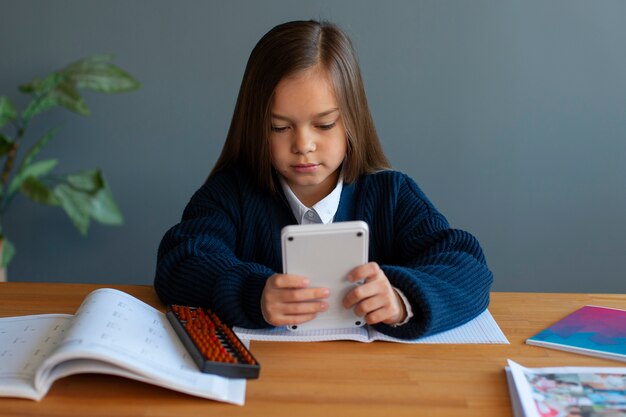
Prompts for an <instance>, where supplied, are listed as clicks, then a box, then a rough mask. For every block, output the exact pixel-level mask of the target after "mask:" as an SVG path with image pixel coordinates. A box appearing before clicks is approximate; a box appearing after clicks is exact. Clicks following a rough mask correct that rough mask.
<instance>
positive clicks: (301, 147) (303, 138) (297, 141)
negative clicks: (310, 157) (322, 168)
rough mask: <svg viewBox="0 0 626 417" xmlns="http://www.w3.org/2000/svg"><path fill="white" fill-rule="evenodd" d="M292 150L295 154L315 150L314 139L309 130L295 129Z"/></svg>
mask: <svg viewBox="0 0 626 417" xmlns="http://www.w3.org/2000/svg"><path fill="white" fill-rule="evenodd" d="M292 149H293V152H294V153H296V154H302V155H304V154H307V153H309V152H313V151H314V150H315V140H314V138H313V135H312V134H311V132H307V130H306V129H296V131H295V135H294V139H293V143H292Z"/></svg>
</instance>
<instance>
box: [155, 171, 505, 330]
mask: <svg viewBox="0 0 626 417" xmlns="http://www.w3.org/2000/svg"><path fill="white" fill-rule="evenodd" d="M348 220H363V221H365V222H366V223H367V224H368V225H369V228H370V236H369V242H370V243H369V245H370V246H369V259H370V261H375V262H377V263H378V264H379V265H380V266H381V268H382V270H383V271H384V272H385V275H387V277H388V278H389V281H390V282H391V284H392V285H393V286H394V287H396V288H398V289H400V290H401V291H402V292H403V293H404V294H405V295H406V297H407V298H408V300H409V302H410V303H411V306H412V308H413V311H414V314H415V315H414V317H413V318H412V319H411V320H410V321H409V322H408V323H407V324H405V325H403V326H399V327H392V326H388V325H385V324H377V325H376V326H375V327H376V329H377V330H379V331H381V332H383V333H385V334H388V335H390V336H394V337H399V338H416V337H418V336H426V335H429V334H433V333H437V332H440V331H443V330H447V329H450V328H452V327H455V326H458V325H460V324H463V323H465V322H467V321H468V320H471V319H472V318H474V317H476V316H477V315H478V314H480V313H481V312H482V311H483V310H485V308H487V306H488V304H489V290H490V287H491V283H492V281H493V277H492V274H491V272H490V271H489V269H488V267H487V265H486V263H485V258H484V255H483V252H482V250H481V248H480V245H479V243H478V241H477V240H476V238H474V237H473V236H472V235H471V234H469V233H467V232H464V231H461V230H456V229H451V228H450V227H449V225H448V222H447V220H446V219H445V218H444V216H443V215H441V214H440V213H439V212H438V211H437V210H436V209H435V207H434V206H433V205H432V204H431V203H430V201H429V200H428V199H427V198H426V196H425V195H424V194H423V193H422V191H421V190H420V189H419V187H418V186H417V185H416V184H415V182H414V181H413V180H412V179H411V178H409V177H408V176H406V175H405V174H402V173H400V172H397V171H381V172H378V173H376V174H370V175H365V176H363V177H361V178H360V179H359V180H357V181H355V182H354V183H351V184H344V187H343V190H342V193H341V201H340V204H339V208H338V210H337V214H336V216H335V220H334V221H335V222H340V221H348ZM296 223H297V221H296V219H295V218H294V216H293V213H292V211H291V208H290V207H289V205H288V203H287V201H286V199H285V197H284V195H283V194H282V191H280V192H279V193H278V194H276V195H269V194H264V193H261V192H260V191H258V189H257V188H256V186H255V185H254V182H253V181H252V178H250V176H249V175H247V174H245V171H243V170H234V169H233V170H231V169H228V170H224V171H222V172H219V173H217V174H216V175H214V176H212V177H211V178H210V179H209V180H207V182H206V183H205V184H204V185H203V186H202V187H201V188H200V189H199V190H198V191H197V192H196V193H195V194H194V195H193V197H192V198H191V200H190V202H189V203H188V205H187V207H186V208H185V211H184V213H183V217H182V221H181V222H180V223H179V224H177V225H176V226H174V227H172V228H171V229H170V230H168V231H167V233H166V234H165V236H164V237H163V240H162V241H161V245H160V246H159V251H158V258H157V268H156V278H155V282H154V286H155V289H156V291H157V294H158V295H159V297H160V298H161V300H162V301H163V302H164V303H166V304H183V305H197V306H204V307H210V308H212V309H213V310H214V311H215V312H216V313H217V314H218V315H219V316H221V317H222V319H223V320H224V321H225V322H226V323H228V324H230V325H235V326H240V327H246V328H262V327H268V326H269V324H268V323H267V322H265V320H264V319H263V316H262V314H261V307H260V299H261V293H262V291H263V287H264V285H265V282H266V280H267V279H268V278H269V277H270V276H271V275H272V274H274V273H280V272H282V262H281V250H280V232H281V229H282V227H283V226H286V225H289V224H296Z"/></svg>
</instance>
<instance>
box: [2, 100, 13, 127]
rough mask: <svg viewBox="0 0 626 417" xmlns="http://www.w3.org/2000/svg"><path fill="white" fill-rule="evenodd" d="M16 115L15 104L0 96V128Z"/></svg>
mask: <svg viewBox="0 0 626 417" xmlns="http://www.w3.org/2000/svg"><path fill="white" fill-rule="evenodd" d="M16 115H17V113H16V111H15V106H13V103H11V100H9V98H8V97H6V96H0V128H2V127H4V125H6V124H7V123H8V122H10V121H11V120H13V119H15V116H16Z"/></svg>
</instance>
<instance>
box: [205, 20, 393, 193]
mask: <svg viewBox="0 0 626 417" xmlns="http://www.w3.org/2000/svg"><path fill="white" fill-rule="evenodd" d="M318 64H321V66H322V68H324V69H325V70H326V71H328V74H329V75H330V78H331V80H332V83H333V87H334V91H335V95H336V97H337V101H338V104H339V111H340V113H341V117H342V121H343V124H344V126H345V129H346V136H347V139H348V152H347V155H346V161H345V162H344V167H343V179H344V181H345V182H346V183H350V182H353V181H354V180H356V179H357V178H358V177H359V176H361V175H363V174H366V173H371V172H375V171H379V170H381V169H385V168H388V167H389V162H388V160H387V158H386V156H385V154H384V152H383V150H382V146H381V144H380V140H379V138H378V134H377V133H376V128H375V126H374V121H373V119H372V115H371V113H370V110H369V106H368V104H367V97H366V96H365V88H364V86H363V80H362V78H361V71H360V69H359V64H358V61H357V58H356V53H355V51H354V48H353V46H352V42H351V41H350V39H349V38H348V37H347V35H346V34H345V33H344V32H343V31H342V30H341V29H339V27H337V26H336V25H334V24H332V23H328V22H317V21H313V20H311V21H294V22H288V23H283V24H281V25H278V26H276V27H274V28H273V29H272V30H270V31H269V32H268V33H266V34H265V35H264V36H263V37H262V38H261V40H260V41H259V42H258V43H257V44H256V46H255V47H254V49H253V50H252V53H251V54H250V58H249V59H248V64H247V66H246V70H245V72H244V75H243V80H242V82H241V87H240V89H239V96H238V97H237V103H236V105H235V110H234V113H233V118H232V121H231V123H230V128H229V130H228V135H227V137H226V142H225V143H224V147H223V148H222V153H221V155H220V157H219V159H218V160H217V162H216V164H215V166H214V168H213V170H212V171H211V174H210V175H209V177H210V176H211V175H213V174H215V173H216V172H218V171H220V170H221V169H224V168H226V167H230V166H237V167H239V168H240V169H247V170H249V172H250V173H251V174H252V175H253V176H254V177H255V178H257V181H258V185H259V187H260V189H261V190H263V191H269V192H274V191H275V190H276V189H277V188H276V184H274V179H273V175H272V170H273V168H272V162H271V155H270V144H269V137H270V128H271V106H272V100H273V97H274V90H275V89H276V85H277V84H278V83H279V81H280V80H282V79H283V78H285V77H286V76H289V75H292V74H294V73H296V72H298V71H303V70H306V69H308V68H311V67H313V66H315V65H318Z"/></svg>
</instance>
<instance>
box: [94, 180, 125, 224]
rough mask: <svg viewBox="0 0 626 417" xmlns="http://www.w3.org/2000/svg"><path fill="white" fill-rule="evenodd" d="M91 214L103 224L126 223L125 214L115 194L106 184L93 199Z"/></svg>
mask: <svg viewBox="0 0 626 417" xmlns="http://www.w3.org/2000/svg"><path fill="white" fill-rule="evenodd" d="M91 216H92V217H93V219H94V220H96V221H97V222H100V223H102V224H108V225H120V224H123V223H124V215H123V214H122V211H121V210H120V209H119V207H118V206H117V204H116V203H115V200H114V199H113V194H112V193H111V190H110V189H109V187H108V186H106V184H105V187H104V188H102V189H101V190H100V191H98V193H97V194H96V196H95V198H94V199H93V200H91Z"/></svg>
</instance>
